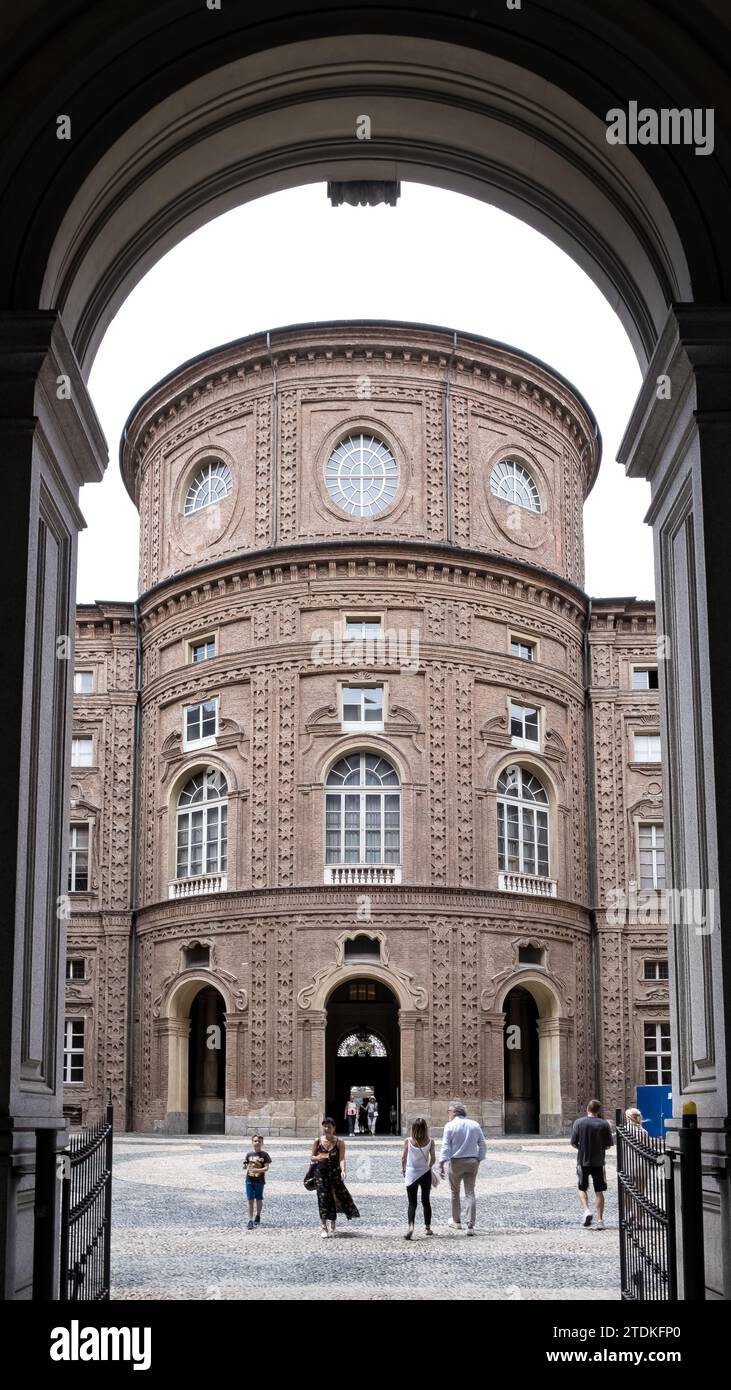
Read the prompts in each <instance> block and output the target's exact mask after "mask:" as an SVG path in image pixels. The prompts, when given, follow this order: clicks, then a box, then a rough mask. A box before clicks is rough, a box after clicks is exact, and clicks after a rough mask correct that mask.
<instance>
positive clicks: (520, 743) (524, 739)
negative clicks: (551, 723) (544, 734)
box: [508, 695, 541, 750]
mask: <svg viewBox="0 0 731 1390" xmlns="http://www.w3.org/2000/svg"><path fill="white" fill-rule="evenodd" d="M514 709H515V710H517V711H521V713H519V714H516V716H515V717H516V718H518V719H520V722H521V724H522V727H523V729H524V730H525V726H526V718H525V711H526V710H535V713H536V727H537V730H538V732H537V735H536V737H535V738H534V739H533V738H528V736H527V735H526V734H525V733H523V734H514V733H513V732H512V725H513V710H514ZM508 728H509V729H510V742H511V743H512V745H513V748H532V749H534V750H535V749H537V748H540V746H541V709H540V706H539V705H525V704H523V701H522V700H518V699H515V698H514V697H513V696H512V695H511V697H510V699H509V701H508Z"/></svg>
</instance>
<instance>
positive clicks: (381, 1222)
mask: <svg viewBox="0 0 731 1390" xmlns="http://www.w3.org/2000/svg"><path fill="white" fill-rule="evenodd" d="M437 1145H438V1141H437ZM247 1147H248V1144H247V1143H246V1142H245V1141H244V1140H242V1139H239V1138H237V1137H236V1138H235V1137H233V1136H220V1137H219V1136H216V1137H213V1136H210V1137H204V1136H197V1135H196V1136H193V1135H186V1136H182V1137H180V1138H176V1137H164V1138H163V1137H155V1136H151V1135H150V1136H143V1135H124V1136H120V1137H119V1138H118V1139H117V1140H116V1141H115V1156H114V1182H113V1218H112V1225H113V1230H112V1297H113V1298H117V1299H159V1298H162V1299H191V1298H192V1299H243V1298H246V1297H249V1296H250V1294H251V1292H252V1291H255V1293H256V1297H257V1298H266V1299H296V1300H302V1299H320V1298H325V1299H358V1300H367V1299H398V1300H404V1299H406V1300H408V1299H590V1300H597V1301H599V1300H603V1299H617V1298H618V1297H619V1253H618V1237H617V1201H616V1182H615V1169H614V1163H613V1155H610V1161H609V1163H608V1172H607V1176H608V1181H609V1192H608V1194H607V1210H606V1220H607V1229H606V1230H605V1231H595V1230H592V1229H591V1227H590V1228H589V1229H588V1230H584V1229H582V1227H581V1225H580V1219H579V1218H580V1211H579V1203H578V1200H577V1196H576V1170H575V1152H574V1150H573V1149H571V1147H570V1146H569V1144H568V1142H567V1141H566V1140H563V1139H559V1140H555V1139H525V1140H523V1139H520V1138H512V1139H493V1140H491V1141H490V1142H489V1144H488V1156H487V1159H486V1160H485V1162H484V1163H483V1164H482V1166H481V1169H480V1177H479V1181H478V1188H477V1195H478V1207H477V1230H476V1233H475V1235H474V1237H469V1236H467V1234H466V1232H464V1231H458V1230H454V1229H450V1228H449V1227H448V1226H447V1220H448V1217H449V1215H450V1207H449V1192H448V1185H447V1184H446V1183H442V1184H440V1185H439V1187H438V1188H437V1189H436V1191H435V1192H434V1194H433V1209H434V1216H433V1225H434V1230H435V1236H434V1238H433V1239H432V1240H429V1239H428V1238H427V1237H426V1236H425V1235H424V1227H423V1221H422V1216H421V1208H419V1211H418V1214H417V1226H416V1234H415V1237H414V1239H413V1241H411V1242H410V1243H409V1242H407V1241H405V1240H404V1239H403V1233H404V1231H405V1229H406V1224H405V1218H406V1200H405V1196H404V1187H403V1183H402V1181H401V1168H400V1161H399V1159H400V1150H401V1140H398V1139H389V1138H387V1137H384V1138H381V1137H380V1136H376V1137H373V1138H371V1137H368V1136H362V1137H360V1138H356V1139H355V1140H354V1141H352V1142H348V1145H347V1149H348V1155H347V1161H348V1187H349V1189H350V1191H351V1192H352V1194H353V1197H354V1198H355V1201H356V1203H357V1205H358V1207H359V1210H360V1213H361V1220H360V1221H353V1222H351V1223H350V1225H348V1223H347V1222H346V1221H345V1220H344V1218H342V1217H341V1218H340V1219H339V1220H338V1229H337V1234H336V1236H335V1238H334V1239H329V1240H322V1239H321V1237H320V1233H319V1222H318V1216H317V1199H316V1197H315V1194H314V1193H309V1192H307V1191H306V1190H305V1188H304V1187H303V1185H302V1178H303V1177H304V1173H305V1169H306V1167H307V1156H308V1153H309V1144H308V1141H307V1140H306V1139H267V1140H266V1141H265V1148H266V1149H267V1151H268V1152H269V1153H270V1154H271V1156H272V1160H273V1162H272V1168H271V1171H270V1174H269V1177H268V1180H267V1195H266V1201H265V1203H264V1212H263V1218H262V1225H261V1226H260V1227H259V1228H258V1229H255V1230H254V1231H251V1232H249V1231H247V1229H246V1222H247V1215H246V1209H245V1204H244V1201H243V1183H242V1168H241V1160H242V1157H243V1154H244V1153H245V1151H246V1149H247ZM437 1152H438V1147H437Z"/></svg>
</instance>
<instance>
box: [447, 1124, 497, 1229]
mask: <svg viewBox="0 0 731 1390" xmlns="http://www.w3.org/2000/svg"><path fill="white" fill-rule="evenodd" d="M448 1115H449V1119H448V1121H447V1123H446V1125H445V1126H444V1133H443V1135H442V1151H441V1153H440V1155H439V1175H440V1177H442V1178H443V1177H444V1165H445V1163H448V1164H449V1186H450V1189H451V1192H452V1216H451V1218H450V1221H449V1225H450V1226H456V1227H458V1228H459V1230H461V1229H462V1211H461V1199H460V1187H461V1184H462V1183H464V1195H465V1207H466V1215H467V1234H468V1236H472V1235H474V1233H475V1214H476V1204H475V1182H476V1180H477V1171H478V1169H479V1166H480V1164H481V1162H482V1160H483V1158H484V1157H485V1154H486V1153H487V1144H486V1143H485V1136H484V1134H483V1133H482V1130H481V1129H480V1126H479V1125H478V1123H477V1121H476V1120H468V1118H467V1111H466V1110H465V1108H464V1106H463V1104H462V1102H461V1101H459V1100H453V1101H452V1104H451V1105H450V1107H449V1111H448Z"/></svg>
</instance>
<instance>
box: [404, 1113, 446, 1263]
mask: <svg viewBox="0 0 731 1390" xmlns="http://www.w3.org/2000/svg"><path fill="white" fill-rule="evenodd" d="M436 1160H437V1155H436V1149H435V1148H434V1140H433V1139H432V1138H430V1135H429V1127H428V1125H427V1122H426V1120H414V1123H413V1125H412V1126H411V1137H410V1138H409V1139H406V1140H404V1147H403V1149H402V1151H401V1171H402V1173H403V1175H404V1181H405V1183H406V1198H407V1201H408V1217H407V1220H408V1229H407V1230H406V1233H405V1235H404V1240H411V1237H412V1236H413V1234H414V1222H415V1221H416V1206H417V1201H418V1197H419V1193H421V1207H422V1211H423V1213H424V1228H425V1231H426V1234H427V1235H428V1236H433V1235H434V1232H433V1230H432V1228H431V1189H432V1170H433V1168H434V1164H435V1163H436Z"/></svg>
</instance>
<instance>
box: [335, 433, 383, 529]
mask: <svg viewBox="0 0 731 1390" xmlns="http://www.w3.org/2000/svg"><path fill="white" fill-rule="evenodd" d="M398 480H399V471H398V464H397V462H396V460H395V458H394V457H393V454H392V453H391V451H390V449H387V447H386V445H385V444H384V443H383V441H382V440H381V439H376V437H375V435H372V434H351V435H348V438H347V439H344V440H343V442H342V444H338V446H337V448H336V449H334V450H333V452H332V454H331V455H330V457H329V459H328V461H327V466H326V468H325V483H326V486H327V490H328V492H329V494H330V496H331V497H332V500H333V502H335V503H336V504H337V506H338V507H340V508H341V509H342V510H343V511H344V512H349V513H350V515H351V516H375V515H376V514H377V513H378V512H382V511H383V510H384V508H385V507H388V506H389V505H390V503H391V502H393V499H394V497H395V496H396V490H397V488H398Z"/></svg>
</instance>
